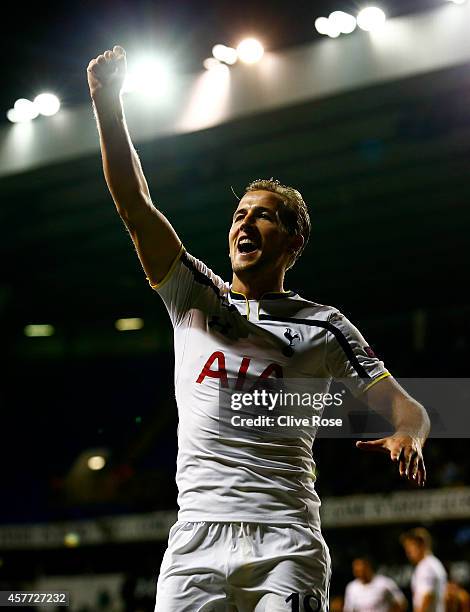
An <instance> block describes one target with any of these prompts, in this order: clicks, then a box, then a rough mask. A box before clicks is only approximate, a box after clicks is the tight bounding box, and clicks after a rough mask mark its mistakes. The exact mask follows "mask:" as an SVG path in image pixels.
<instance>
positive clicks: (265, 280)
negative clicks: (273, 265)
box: [232, 272, 284, 300]
mask: <svg viewBox="0 0 470 612" xmlns="http://www.w3.org/2000/svg"><path fill="white" fill-rule="evenodd" d="M283 281H284V275H275V274H273V275H269V274H266V273H264V274H257V275H253V274H246V275H244V274H236V273H235V272H234V273H233V277H232V291H235V292H236V293H243V295H244V296H245V297H246V298H247V299H248V300H259V299H261V297H262V296H263V295H264V294H265V293H282V292H283V291H284V283H283Z"/></svg>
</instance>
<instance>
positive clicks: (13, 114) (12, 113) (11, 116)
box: [7, 108, 21, 123]
mask: <svg viewBox="0 0 470 612" xmlns="http://www.w3.org/2000/svg"><path fill="white" fill-rule="evenodd" d="M7 119H8V121H11V123H21V118H20V116H19V114H18V112H17V111H16V110H15V109H14V108H10V109H9V110H8V111H7Z"/></svg>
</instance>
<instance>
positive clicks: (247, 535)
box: [87, 47, 429, 612]
mask: <svg viewBox="0 0 470 612" xmlns="http://www.w3.org/2000/svg"><path fill="white" fill-rule="evenodd" d="M125 74H126V58H125V52H124V50H123V49H122V48H121V47H114V49H113V50H112V51H106V52H105V53H104V54H102V55H100V56H98V57H97V58H96V59H94V60H92V61H91V62H90V64H89V66H88V70H87V75H88V84H89V87H90V94H91V97H92V100H93V103H94V109H95V113H96V118H97V123H98V129H99V134H100V145H101V152H102V158H103V170H104V174H105V178H106V182H107V184H108V187H109V190H110V192H111V195H112V197H113V199H114V202H115V204H116V207H117V210H118V212H119V214H120V216H121V218H122V219H123V221H124V223H125V224H126V227H127V228H128V230H129V233H130V235H131V237H132V239H133V241H134V244H135V247H136V250H137V253H138V256H139V258H140V261H141V263H142V266H143V268H144V270H145V272H146V274H147V277H148V279H149V282H150V284H151V286H152V287H153V288H154V289H155V290H156V291H157V292H158V293H159V294H160V296H161V297H162V299H163V300H164V303H165V306H166V307H167V309H168V312H169V315H170V318H171V321H172V324H173V327H174V340H175V389H176V399H177V404H178V415H179V428H178V448H179V450H178V462H177V484H178V491H179V494H178V504H179V506H180V510H179V514H178V522H177V523H176V524H175V525H174V526H173V527H172V529H171V531H170V535H169V543H168V549H167V551H166V553H165V557H164V560H163V562H162V566H161V570H160V576H159V581H158V585H157V602H156V610H157V611H158V612H196V611H197V612H219V611H220V612H222V611H224V612H263V611H266V612H267V611H269V612H278V611H279V612H280V611H291V610H298V611H300V610H305V612H308V611H309V610H327V609H328V586H329V578H330V572H331V570H330V558H329V553H328V549H327V547H326V545H325V542H324V540H323V537H322V535H321V531H320V520H319V505H320V502H319V499H318V495H317V494H316V491H315V488H314V482H313V478H312V469H313V467H314V463H313V458H312V450H311V446H312V442H313V438H314V432H313V431H311V430H308V429H307V430H299V432H298V437H297V438H295V439H293V438H291V439H289V440H281V441H279V442H277V443H274V442H273V441H270V440H267V439H266V440H264V439H261V440H259V439H258V440H256V439H250V440H248V439H247V440H244V439H242V440H240V439H238V440H237V439H224V438H222V437H221V436H220V435H219V427H218V426H219V408H220V406H219V389H220V388H227V387H229V386H230V385H231V384H232V382H231V381H234V380H236V388H237V389H243V387H244V385H245V383H246V382H247V381H254V380H259V379H261V380H264V379H266V378H272V377H275V378H285V379H288V378H292V379H295V378H301V379H312V381H313V380H315V381H316V380H319V379H320V380H324V381H326V382H325V383H324V384H325V390H327V389H328V385H329V381H330V380H331V379H332V378H333V377H334V378H345V379H347V380H348V384H349V387H350V389H351V391H352V392H353V393H354V394H355V395H357V396H361V397H362V398H363V399H364V401H365V402H367V403H368V405H369V406H371V407H373V408H376V409H379V410H381V411H385V412H388V414H389V416H390V419H391V421H392V422H393V424H394V426H395V428H396V433H395V434H394V435H393V436H390V437H387V438H383V439H380V440H374V441H368V442H366V441H363V442H358V443H357V444H358V446H359V447H360V448H363V449H365V450H378V451H383V452H386V453H388V454H389V455H390V457H391V459H392V460H394V461H397V463H398V466H399V470H400V473H401V474H402V475H403V476H405V477H407V478H409V479H410V480H412V481H414V482H415V483H416V484H417V485H423V484H424V481H425V468H424V462H423V457H422V446H423V444H424V441H425V439H426V437H427V434H428V431H429V420H428V418H427V415H426V412H425V411H424V409H423V408H422V406H420V405H419V404H418V403H417V402H415V401H414V400H413V399H412V398H410V397H409V396H408V395H407V394H406V393H405V392H404V391H403V390H402V389H401V387H400V386H399V385H398V384H397V383H396V382H395V381H394V379H393V378H392V377H391V376H390V374H389V373H388V372H387V370H386V369H385V368H384V365H383V363H382V362H381V361H379V360H378V359H377V358H376V357H375V355H374V354H373V352H372V350H371V349H370V347H368V346H367V343H366V342H365V340H364V338H363V337H362V336H361V334H360V333H359V332H358V330H357V329H356V328H355V327H354V326H353V325H352V324H351V323H350V322H349V321H348V320H347V319H346V318H345V317H344V316H343V315H342V314H341V313H339V312H338V311H337V310H336V309H335V308H332V307H330V306H322V305H319V304H315V303H314V302H309V301H308V300H305V299H303V298H301V297H300V296H299V295H296V294H294V293H293V292H289V291H284V287H283V280H284V274H285V272H286V270H287V269H289V268H290V267H291V266H292V265H293V264H294V262H295V261H296V259H297V258H298V257H299V255H300V254H301V252H302V250H303V248H304V246H305V244H306V242H307V240H308V237H309V232H310V220H309V217H308V211H307V208H306V206H305V203H304V202H303V199H302V197H301V195H300V193H299V192H298V191H296V190H295V189H292V188H287V187H283V186H281V185H280V184H279V183H277V182H275V181H272V180H270V181H258V182H254V183H253V184H251V185H250V186H249V188H248V189H247V193H246V194H245V195H244V197H243V198H242V199H241V200H240V203H239V206H238V208H237V210H236V211H235V214H234V217H233V223H232V227H231V229H230V233H229V249H230V259H231V264H232V269H233V279H232V283H231V285H229V284H228V283H225V282H224V281H223V280H222V279H221V278H220V277H219V276H217V275H216V274H214V273H213V272H212V271H211V270H209V269H208V268H207V267H206V266H205V265H204V264H203V263H202V262H201V261H199V260H198V259H196V258H194V257H193V256H192V255H190V254H188V253H187V252H186V250H185V249H184V247H183V246H182V244H181V241H180V239H179V238H178V236H177V234H176V232H175V230H174V229H173V227H172V226H171V225H170V223H169V222H168V220H167V219H166V217H165V216H164V215H163V214H162V213H161V212H160V211H158V210H157V208H156V207H155V206H154V205H153V203H152V200H151V197H150V193H149V190H148V186H147V182H146V180H145V177H144V174H143V172H142V169H141V165H140V162H139V159H138V156H137V154H136V152H135V149H134V148H133V146H132V143H131V141H130V137H129V134H128V131H127V126H126V123H125V119H124V112H123V107H122V100H121V96H120V92H121V88H122V84H123V80H124V77H125Z"/></svg>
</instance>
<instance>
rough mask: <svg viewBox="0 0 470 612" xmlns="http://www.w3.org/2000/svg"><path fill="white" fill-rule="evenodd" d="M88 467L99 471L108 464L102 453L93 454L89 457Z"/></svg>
mask: <svg viewBox="0 0 470 612" xmlns="http://www.w3.org/2000/svg"><path fill="white" fill-rule="evenodd" d="M87 464H88V467H89V468H90V470H93V471H94V472H97V471H98V470H102V469H103V468H104V466H105V465H106V459H105V458H104V457H103V456H102V455H93V456H92V457H89V458H88V462H87Z"/></svg>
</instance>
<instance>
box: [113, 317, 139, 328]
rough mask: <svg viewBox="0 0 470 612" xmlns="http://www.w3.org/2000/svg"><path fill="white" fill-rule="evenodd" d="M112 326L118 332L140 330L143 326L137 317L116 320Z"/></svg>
mask: <svg viewBox="0 0 470 612" xmlns="http://www.w3.org/2000/svg"><path fill="white" fill-rule="evenodd" d="M114 326H115V327H116V329H117V330H118V331H132V330H136V329H142V327H143V326H144V321H143V319H139V318H137V317H131V318H128V319H118V320H117V321H116V322H115V324H114Z"/></svg>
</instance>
